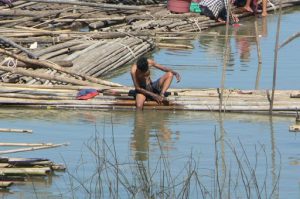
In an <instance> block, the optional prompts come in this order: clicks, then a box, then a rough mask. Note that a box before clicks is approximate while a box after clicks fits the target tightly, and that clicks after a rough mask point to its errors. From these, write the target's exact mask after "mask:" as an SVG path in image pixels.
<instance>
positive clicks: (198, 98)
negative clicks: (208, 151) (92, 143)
mask: <svg viewBox="0 0 300 199" xmlns="http://www.w3.org/2000/svg"><path fill="white" fill-rule="evenodd" d="M83 88H95V89H97V87H82V86H55V87H49V86H34V85H32V86H26V87H25V86H22V85H14V84H12V85H11V84H2V85H1V90H0V91H1V96H0V104H1V105H6V106H22V107H34V108H49V107H51V108H64V109H70V108H72V109H74V108H76V109H129V110H130V109H131V110H132V109H135V100H134V96H133V94H132V93H133V90H132V88H125V87H123V88H111V89H103V90H101V89H100V90H99V95H98V96H96V97H95V98H93V99H90V100H76V95H77V93H78V91H79V90H80V89H83ZM170 92H171V93H170V95H168V96H167V97H166V99H167V101H166V102H164V103H163V104H157V103H156V102H155V101H152V100H148V101H146V103H145V109H155V110H156V109H157V110H194V111H219V103H220V99H219V96H220V93H219V91H218V89H171V90H170ZM293 93H294V94H293ZM295 93H297V91H289V90H285V91H280V90H279V91H276V93H275V94H276V98H275V101H274V107H273V110H274V111H275V112H276V111H277V112H281V113H295V111H297V110H299V108H300V99H299V98H296V97H291V96H295ZM292 94H293V95H292ZM269 105H270V101H269V93H268V92H267V91H264V90H253V91H252V90H251V91H242V90H226V89H225V90H224V101H223V104H222V111H224V112H253V113H260V112H262V113H264V112H268V111H269Z"/></svg>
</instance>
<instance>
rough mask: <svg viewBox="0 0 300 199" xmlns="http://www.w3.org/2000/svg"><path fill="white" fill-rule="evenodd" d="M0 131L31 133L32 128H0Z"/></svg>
mask: <svg viewBox="0 0 300 199" xmlns="http://www.w3.org/2000/svg"><path fill="white" fill-rule="evenodd" d="M0 132H7V133H32V132H33V131H32V130H29V129H11V128H0Z"/></svg>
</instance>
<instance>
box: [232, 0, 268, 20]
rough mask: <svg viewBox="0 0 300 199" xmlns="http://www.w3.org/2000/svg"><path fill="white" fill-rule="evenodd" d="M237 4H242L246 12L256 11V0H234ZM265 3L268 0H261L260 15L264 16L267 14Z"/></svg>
mask: <svg viewBox="0 0 300 199" xmlns="http://www.w3.org/2000/svg"><path fill="white" fill-rule="evenodd" d="M236 2H237V4H243V8H244V10H245V11H247V12H251V13H254V12H255V13H256V12H257V7H258V4H259V2H258V0H246V2H245V1H243V0H236ZM267 4H268V0H262V13H261V16H263V17H265V16H267V15H268V13H267Z"/></svg>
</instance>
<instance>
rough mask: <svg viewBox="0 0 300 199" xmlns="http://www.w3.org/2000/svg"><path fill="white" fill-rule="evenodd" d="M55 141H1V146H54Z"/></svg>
mask: <svg viewBox="0 0 300 199" xmlns="http://www.w3.org/2000/svg"><path fill="white" fill-rule="evenodd" d="M53 145H54V144H53V143H16V142H0V146H30V147H36V146H53Z"/></svg>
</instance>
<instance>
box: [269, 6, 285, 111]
mask: <svg viewBox="0 0 300 199" xmlns="http://www.w3.org/2000/svg"><path fill="white" fill-rule="evenodd" d="M281 8H282V2H281V0H280V2H279V16H278V21H277V32H276V42H275V55H274V71H273V86H272V96H271V102H270V110H269V112H270V114H273V103H274V93H275V87H276V76H277V59H278V50H279V33H280V25H281V14H282V10H281Z"/></svg>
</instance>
